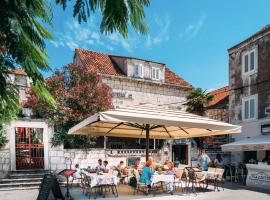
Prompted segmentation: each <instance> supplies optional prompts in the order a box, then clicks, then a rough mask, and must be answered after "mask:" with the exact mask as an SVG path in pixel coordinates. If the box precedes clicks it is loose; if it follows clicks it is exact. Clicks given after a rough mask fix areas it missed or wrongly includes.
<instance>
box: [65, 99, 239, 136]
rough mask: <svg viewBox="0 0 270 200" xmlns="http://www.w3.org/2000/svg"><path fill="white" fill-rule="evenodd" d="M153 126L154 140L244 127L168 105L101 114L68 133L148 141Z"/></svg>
mask: <svg viewBox="0 0 270 200" xmlns="http://www.w3.org/2000/svg"><path fill="white" fill-rule="evenodd" d="M146 124H149V125H150V130H151V134H150V138H155V139H181V138H193V137H203V136H211V135H222V134H233V133H240V131H241V127H240V126H236V125H232V124H228V123H225V122H221V121H217V120H213V119H209V118H206V117H201V116H198V115H194V114H191V113H187V112H184V111H179V110H171V109H167V108H165V107H164V106H157V105H151V104H144V105H139V106H131V107H125V108H118V109H114V110H108V111H104V112H100V113H97V114H95V115H93V116H91V117H89V118H87V119H85V120H84V121H82V122H80V123H79V124H77V125H76V126H74V127H72V128H71V129H70V130H69V132H68V134H75V135H93V136H111V137H132V138H145V136H146V130H145V129H142V127H144V125H146Z"/></svg>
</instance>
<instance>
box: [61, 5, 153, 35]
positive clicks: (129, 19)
mask: <svg viewBox="0 0 270 200" xmlns="http://www.w3.org/2000/svg"><path fill="white" fill-rule="evenodd" d="M74 1H75V2H74V6H73V16H74V17H77V19H78V21H79V23H81V22H82V21H85V22H86V21H87V18H88V17H90V16H91V14H93V13H95V12H96V11H100V12H101V14H102V20H101V23H100V31H101V33H105V34H111V33H113V32H119V33H120V34H121V35H122V36H123V37H125V38H126V37H127V36H128V26H129V23H130V25H131V26H132V27H133V28H134V30H135V31H137V32H139V33H142V34H146V33H147V30H148V28H147V24H146V22H145V13H144V7H146V6H149V5H150V0H74ZM67 2H68V0H56V3H57V4H59V5H62V6H63V8H64V9H65V8H66V6H67Z"/></svg>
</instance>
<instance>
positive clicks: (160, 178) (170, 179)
mask: <svg viewBox="0 0 270 200" xmlns="http://www.w3.org/2000/svg"><path fill="white" fill-rule="evenodd" d="M161 181H162V182H166V183H173V182H174V175H166V174H154V175H153V176H152V184H155V183H158V182H161Z"/></svg>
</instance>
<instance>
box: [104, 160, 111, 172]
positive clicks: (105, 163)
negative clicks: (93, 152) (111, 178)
mask: <svg viewBox="0 0 270 200" xmlns="http://www.w3.org/2000/svg"><path fill="white" fill-rule="evenodd" d="M103 167H104V169H103V171H104V172H109V170H110V166H109V165H108V161H107V160H104V161H103Z"/></svg>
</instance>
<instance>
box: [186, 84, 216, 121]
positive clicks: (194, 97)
mask: <svg viewBox="0 0 270 200" xmlns="http://www.w3.org/2000/svg"><path fill="white" fill-rule="evenodd" d="M212 99H213V96H211V95H209V94H208V93H207V92H206V90H204V91H203V90H202V89H201V88H194V89H192V90H190V92H189V93H188V95H187V102H186V103H185V105H186V106H187V111H188V112H190V113H194V114H196V115H201V116H203V115H204V114H205V111H206V107H207V105H208V104H209V102H210V101H211V100H212Z"/></svg>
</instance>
